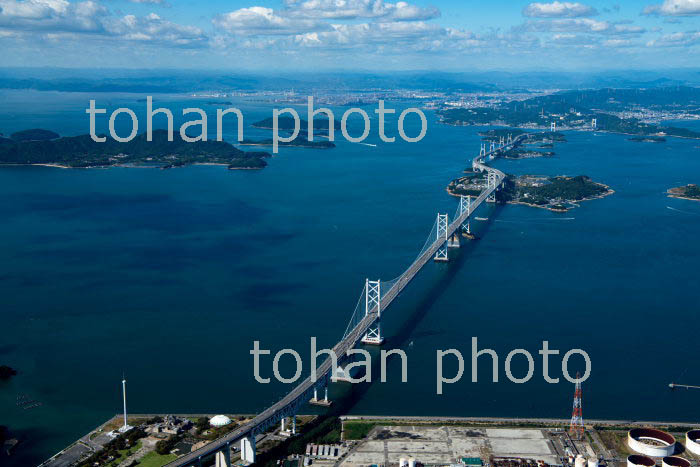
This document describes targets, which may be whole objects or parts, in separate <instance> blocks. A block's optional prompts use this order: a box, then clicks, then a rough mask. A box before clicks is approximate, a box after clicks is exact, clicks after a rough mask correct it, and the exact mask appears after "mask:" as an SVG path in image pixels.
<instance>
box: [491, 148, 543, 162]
mask: <svg viewBox="0 0 700 467" xmlns="http://www.w3.org/2000/svg"><path fill="white" fill-rule="evenodd" d="M553 155H554V151H538V150H536V149H524V148H515V149H511V150H510V151H506V153H505V154H504V155H503V158H504V159H532V158H534V157H552V156H553Z"/></svg>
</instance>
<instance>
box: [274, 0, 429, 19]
mask: <svg viewBox="0 0 700 467" xmlns="http://www.w3.org/2000/svg"><path fill="white" fill-rule="evenodd" d="M284 3H285V7H286V8H285V10H284V12H285V13H286V14H287V15H289V16H294V17H303V18H323V19H357V18H374V19H381V20H387V21H422V20H428V19H432V18H437V17H439V16H440V10H438V9H437V8H433V7H431V8H421V7H418V6H416V5H411V4H409V3H407V2H404V1H400V2H396V3H385V2H384V1H383V0H285V2H284Z"/></svg>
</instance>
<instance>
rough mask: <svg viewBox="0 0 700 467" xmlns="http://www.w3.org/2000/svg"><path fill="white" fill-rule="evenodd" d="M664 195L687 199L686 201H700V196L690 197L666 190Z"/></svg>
mask: <svg viewBox="0 0 700 467" xmlns="http://www.w3.org/2000/svg"><path fill="white" fill-rule="evenodd" d="M666 197H667V198H676V199H687V200H688V201H700V198H690V197H688V196H683V195H676V194H673V193H668V192H666Z"/></svg>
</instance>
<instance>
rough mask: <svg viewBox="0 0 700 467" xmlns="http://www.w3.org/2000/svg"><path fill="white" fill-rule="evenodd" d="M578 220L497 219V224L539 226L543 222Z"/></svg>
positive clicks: (571, 219)
mask: <svg viewBox="0 0 700 467" xmlns="http://www.w3.org/2000/svg"><path fill="white" fill-rule="evenodd" d="M573 220H576V218H575V217H555V218H552V219H520V220H517V221H506V220H501V219H496V222H506V223H508V224H539V223H543V222H550V221H573Z"/></svg>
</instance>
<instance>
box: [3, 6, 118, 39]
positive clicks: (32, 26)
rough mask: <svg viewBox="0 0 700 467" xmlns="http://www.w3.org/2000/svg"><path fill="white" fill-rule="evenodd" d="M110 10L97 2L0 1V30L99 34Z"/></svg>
mask: <svg viewBox="0 0 700 467" xmlns="http://www.w3.org/2000/svg"><path fill="white" fill-rule="evenodd" d="M106 14H107V9H106V8H104V7H103V6H101V5H100V4H99V3H97V2H94V1H90V0H88V1H84V2H78V3H70V2H68V1H66V0H26V1H18V0H0V27H5V28H9V29H18V30H38V31H53V32H100V31H102V30H103V27H102V23H101V19H102V17H104V16H105V15H106Z"/></svg>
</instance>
